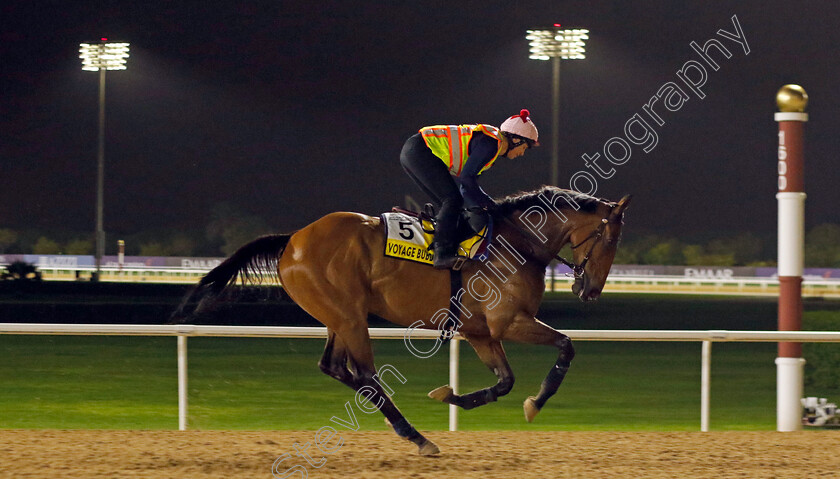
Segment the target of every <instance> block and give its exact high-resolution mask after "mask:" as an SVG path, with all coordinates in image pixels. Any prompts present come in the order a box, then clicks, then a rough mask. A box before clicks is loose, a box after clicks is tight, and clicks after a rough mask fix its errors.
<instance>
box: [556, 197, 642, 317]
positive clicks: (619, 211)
mask: <svg viewBox="0 0 840 479" xmlns="http://www.w3.org/2000/svg"><path fill="white" fill-rule="evenodd" d="M630 198H631V197H630V195H627V196H625V197H624V198H622V199H621V201H619V202H618V203H610V204H609V211H607V212H606V214H604V213H603V211H601V212H600V213H595V215H599V216H598V218H597V219H596V220H595V221H597V222H594V221H593V222H592V223H591V224H590V225H591V227H589V228H587V227H581V228H577V229H575V230H574V231H572V233H571V235H570V241H571V243H572V246H573V248H572V249H573V251H574V255H573V257H574V262H575V264H576V265H578V266H577V268H576V271H575V282H574V284H572V292H573V293H574V294H576V295H577V296H578V297H579V298H580V299H581V301H594V300H596V299H598V297H599V296H600V295H601V290H603V289H604V283H606V281H607V275H608V274H609V272H610V268H611V267H612V263H613V260H614V259H615V252H616V248H617V247H618V240H619V238H620V237H621V226H622V225H623V224H624V223H623V221H622V219H623V217H624V210H626V209H627V206H628V205H629V204H630ZM600 215H603V216H600Z"/></svg>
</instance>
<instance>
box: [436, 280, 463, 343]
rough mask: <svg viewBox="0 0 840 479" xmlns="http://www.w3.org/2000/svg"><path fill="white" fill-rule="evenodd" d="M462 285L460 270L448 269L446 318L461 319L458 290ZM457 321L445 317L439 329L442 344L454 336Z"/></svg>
mask: <svg viewBox="0 0 840 479" xmlns="http://www.w3.org/2000/svg"><path fill="white" fill-rule="evenodd" d="M462 285H463V280H462V276H461V270H460V269H459V270H454V269H451V270H449V317H448V318H457V319H458V320H459V321H460V319H461V309H460V308H459V307H458V304H457V302H458V292H459V291H460V290H461V287H462ZM456 325H457V323H452V322H451V321H450V319H447V322H446V324H445V325H443V327H442V328H441V330H440V341H441V343H443V344H446V343H447V342H449V340H450V339H452V338H453V337H454V336H455V333H456V332H457V327H456Z"/></svg>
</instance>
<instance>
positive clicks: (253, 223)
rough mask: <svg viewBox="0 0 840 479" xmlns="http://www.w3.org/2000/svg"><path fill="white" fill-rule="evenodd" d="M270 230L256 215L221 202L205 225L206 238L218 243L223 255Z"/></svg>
mask: <svg viewBox="0 0 840 479" xmlns="http://www.w3.org/2000/svg"><path fill="white" fill-rule="evenodd" d="M269 232H270V229H269V228H268V225H267V224H266V222H265V221H264V220H263V219H262V218H260V217H258V216H248V215H245V214H243V213H242V212H241V211H239V210H238V209H236V208H235V207H233V206H232V205H230V204H227V203H221V204H218V205H216V206H215V207H214V208H213V209H212V211H211V221H210V223H209V224H208V225H207V228H206V233H207V238H208V240H210V241H211V242H213V243H215V244H218V245H219V249H220V250H221V252H222V253H224V254H225V255H230V254H232V253H233V252H235V251H236V250H237V249H239V247H240V246H242V245H243V244H245V243H247V242H249V241H251V240H253V239H254V238H256V237H258V236H260V235H264V234H267V233H269Z"/></svg>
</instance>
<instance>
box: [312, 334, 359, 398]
mask: <svg viewBox="0 0 840 479" xmlns="http://www.w3.org/2000/svg"><path fill="white" fill-rule="evenodd" d="M318 367H319V368H321V372H323V373H324V374H326V375H327V376H329V377H331V378H334V379H337V380H338V381H340V382H341V383H343V384H346V385H347V386H349V387H351V388H352V389H353V390H354V391H355V390H356V389H358V388H360V387H361V386H360V385H359V384H358V382H357V380H356V378H354V377H353V373H352V372H350V369H348V368H347V351H346V350H345V347H344V343H342V342H341V338H339V337H338V336H336V334H335V331H333V330H332V329H327V344H326V346H324V355H323V356H321V360H320V361H318Z"/></svg>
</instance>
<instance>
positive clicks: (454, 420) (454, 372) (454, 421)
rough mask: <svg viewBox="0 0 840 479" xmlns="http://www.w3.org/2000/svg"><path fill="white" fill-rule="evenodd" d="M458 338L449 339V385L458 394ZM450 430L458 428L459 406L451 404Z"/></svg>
mask: <svg viewBox="0 0 840 479" xmlns="http://www.w3.org/2000/svg"><path fill="white" fill-rule="evenodd" d="M459 343H460V341H459V340H458V339H457V338H452V340H451V341H449V386H450V387H451V388H452V393H453V394H458V356H459V354H458V344H459ZM449 430H450V431H457V430H458V406H455V405H454V404H450V405H449Z"/></svg>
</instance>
